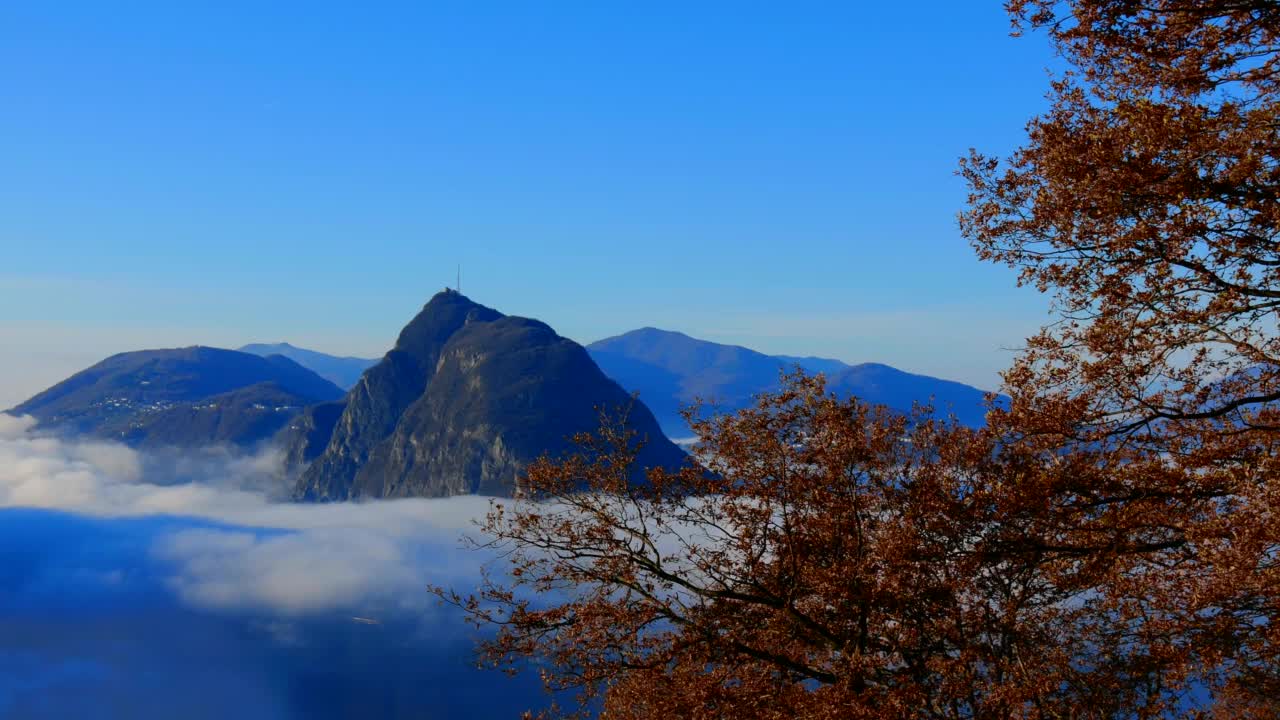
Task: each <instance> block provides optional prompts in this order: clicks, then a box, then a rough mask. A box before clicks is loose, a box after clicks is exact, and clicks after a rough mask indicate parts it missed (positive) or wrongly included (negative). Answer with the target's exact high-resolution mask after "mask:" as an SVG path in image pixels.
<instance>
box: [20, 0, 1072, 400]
mask: <svg viewBox="0 0 1280 720" xmlns="http://www.w3.org/2000/svg"><path fill="white" fill-rule="evenodd" d="M1000 5H1001V3H1000V2H999V1H998V0H984V1H980V0H972V1H969V0H966V1H965V2H951V1H938V2H916V3H908V4H902V3H860V2H859V3H847V2H829V3H805V2H786V3H743V2H733V3H727V2H726V3H715V2H698V3H690V2H677V3H658V2H646V3H620V2H562V1H557V2H487V3H486V2H457V3H440V2H421V3H420V2H414V3H408V2H406V3H373V2H371V3H325V2H314V1H313V2H305V3H263V2H218V3H174V2H127V3H103V2H91V3H90V2H57V3H50V2H6V3H4V4H3V5H2V6H0V374H3V375H5V376H6V380H5V382H6V383H8V385H7V386H4V385H0V405H4V404H5V403H4V401H5V400H8V401H16V400H17V399H20V398H21V397H24V396H25V395H29V394H30V393H31V392H34V391H35V390H38V389H40V387H42V386H43V384H48V382H52V381H54V380H57V379H59V378H60V377H61V375H63V374H65V371H67V370H73V369H76V367H78V366H81V365H83V364H87V362H92V361H94V360H96V359H98V358H100V357H101V356H103V355H105V354H107V353H109V352H115V351H119V350H125V349H133V348H137V347H140V346H144V345H146V346H173V345H184V344H191V343H195V342H201V343H204V344H214V345H237V344H240V343H242V342H249V341H274V340H290V341H293V342H294V343H296V344H307V345H311V346H314V347H317V348H318V349H321V350H325V351H330V352H339V353H354V354H366V355H378V354H380V353H381V352H382V351H383V350H385V349H386V348H387V347H388V346H389V344H390V343H391V341H392V340H393V339H394V337H395V334H396V332H397V330H398V329H399V327H400V326H401V325H402V324H403V323H404V322H405V321H407V320H408V318H409V317H411V316H412V315H413V314H414V313H415V312H416V311H417V309H418V308H419V307H420V305H421V304H422V302H423V301H425V300H426V298H427V297H429V296H430V294H432V293H434V292H435V291H436V290H438V289H439V288H441V287H442V286H444V285H445V284H446V283H452V281H453V277H454V269H455V266H456V265H457V264H459V263H460V264H461V265H462V267H463V286H464V287H463V289H464V291H465V292H466V293H467V294H468V295H470V296H472V297H473V298H475V299H476V300H478V301H480V302H483V303H486V304H489V305H492V306H494V307H496V308H498V309H500V310H502V311H504V312H507V313H512V314H520V315H529V316H534V317H539V318H541V319H544V320H546V321H548V322H549V323H551V324H552V325H553V326H554V327H556V328H557V329H558V330H559V331H560V332H561V333H562V334H565V335H567V336H569V337H573V338H575V339H577V340H580V341H584V342H586V341H591V340H595V339H598V338H600V337H604V336H608V335H611V334H616V333H618V332H622V331H625V330H628V329H632V328H635V327H639V326H643V325H654V326H658V327H665V328H672V329H678V330H683V331H685V332H688V333H690V334H693V335H697V336H701V337H705V338H708V339H712V340H717V341H722V342H736V343H741V344H745V345H749V346H752V347H756V348H759V349H762V350H765V351H770V352H786V353H791V354H821V355H827V356H834V357H839V358H842V359H845V360H848V361H864V360H879V361H884V362H889V363H891V364H894V365H897V366H899V367H903V368H904V369H908V370H916V371H923V372H928V373H930V374H936V375H942V376H945V377H952V378H956V379H960V380H965V381H968V382H972V383H975V384H980V385H984V386H986V387H990V386H992V385H994V383H995V378H996V372H997V370H998V369H999V368H1000V367H1002V366H1004V365H1005V364H1006V363H1007V361H1008V357H1009V355H1008V353H1007V352H1004V351H1001V350H1000V347H1001V346H1002V345H1003V346H1008V345H1012V344H1015V343H1017V342H1018V341H1019V340H1020V339H1021V338H1022V337H1024V336H1025V335H1026V334H1027V332H1029V331H1030V330H1032V329H1033V328H1034V327H1035V326H1036V325H1037V324H1038V323H1039V322H1040V320H1041V319H1042V313H1043V310H1044V307H1045V304H1044V301H1043V300H1042V299H1041V298H1040V297H1039V296H1037V295H1036V294H1035V293H1034V291H1029V290H1016V289H1014V287H1013V275H1012V273H1011V272H1010V271H1008V270H1005V269H1003V268H996V267H991V266H985V265H982V264H980V263H979V262H978V261H977V260H976V259H975V258H974V256H973V254H972V251H971V250H970V248H969V247H968V245H967V244H966V242H965V241H964V240H963V239H962V238H961V237H960V236H959V233H958V231H957V229H956V222H955V214H956V212H957V211H958V210H959V209H960V208H961V207H962V205H963V200H964V187H963V184H962V183H961V182H960V181H959V179H958V178H956V177H955V176H954V171H955V168H956V160H957V158H958V157H959V156H960V155H962V154H964V153H965V152H966V151H967V149H968V148H969V147H971V146H977V147H979V148H982V149H984V150H989V151H997V152H1004V151H1008V150H1010V149H1012V148H1013V147H1015V146H1016V145H1018V144H1019V143H1020V142H1021V141H1022V139H1023V127H1024V124H1025V122H1026V120H1027V119H1028V118H1029V117H1030V116H1031V115H1032V114H1034V113H1035V112H1036V111H1038V110H1039V109H1040V108H1042V107H1043V104H1044V101H1043V93H1044V90H1045V88H1046V84H1047V79H1046V71H1045V68H1046V67H1047V66H1049V65H1051V64H1052V63H1053V62H1054V58H1053V57H1052V54H1051V52H1050V50H1049V48H1048V46H1047V44H1046V43H1045V41H1044V39H1043V38H1040V37H1032V38H1022V39H1013V38H1010V37H1009V35H1008V30H1009V24H1008V18H1007V17H1006V16H1005V14H1004V12H1003V11H1002V9H1001V7H1000Z"/></svg>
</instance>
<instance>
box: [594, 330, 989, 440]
mask: <svg viewBox="0 0 1280 720" xmlns="http://www.w3.org/2000/svg"><path fill="white" fill-rule="evenodd" d="M587 349H588V350H589V351H590V352H591V357H592V358H593V359H594V360H595V361H596V364H598V365H599V366H600V367H601V369H603V370H604V371H605V373H606V374H608V375H609V376H610V377H612V378H613V379H615V380H617V381H618V382H619V383H621V384H622V386H623V387H625V388H627V389H628V390H631V391H634V392H636V393H638V395H639V397H640V399H641V400H643V401H644V402H645V403H646V404H648V405H649V406H650V407H652V408H653V409H654V412H655V414H656V415H657V417H658V421H659V422H660V423H661V425H662V428H663V430H665V431H666V432H667V434H668V435H671V436H673V437H679V436H681V435H687V434H688V433H689V429H688V426H687V425H686V423H685V421H684V419H683V418H682V417H681V416H680V409H681V408H683V407H686V406H688V405H690V404H691V403H693V402H694V401H695V400H696V399H698V398H701V399H703V400H704V401H707V402H708V403H709V404H710V405H711V408H710V409H715V410H721V411H733V410H737V409H740V408H743V407H746V406H748V405H750V404H751V402H752V399H753V398H754V397H755V396H756V395H758V394H759V393H762V392H770V391H773V390H776V389H777V387H778V377H779V372H780V371H784V370H790V369H793V368H794V367H795V366H796V365H799V366H800V367H801V368H803V369H804V370H805V371H807V372H810V373H814V372H822V373H825V374H826V376H827V379H828V387H829V389H830V390H832V391H833V392H837V393H839V394H841V395H854V396H857V397H859V398H862V399H863V400H865V401H867V402H872V403H877V404H882V405H887V406H889V407H890V408H893V409H895V410H900V411H909V410H910V409H911V408H912V405H913V403H927V402H929V401H930V399H931V398H933V401H934V405H935V408H936V409H937V410H938V411H939V412H940V414H948V413H954V414H955V415H956V417H957V419H959V420H960V421H961V422H963V423H965V424H967V425H980V424H982V423H983V422H984V417H985V415H986V408H985V394H984V393H983V392H982V391H981V390H978V389H977V388H973V387H970V386H968V385H964V384H962V383H956V382H951V381H948V380H940V379H938V378H932V377H928V376H925V375H914V374H911V373H906V372H903V371H901V370H897V369H895V368H892V367H889V366H888V365H879V364H874V363H869V364H865V365H857V366H850V365H848V364H846V363H843V362H841V361H839V360H831V359H827V358H815V357H793V356H785V355H779V356H774V355H765V354H763V353H759V352H756V351H754V350H751V349H748V348H744V347H739V346H736V345H721V344H718V343H713V342H708V341H706V340H699V339H697V338H692V337H689V336H688V335H685V334H683V333H678V332H671V331H667V330H658V329H656V328H642V329H640V330H633V331H631V332H628V333H625V334H623V335H619V336H616V337H611V338H606V339H604V340H600V341H598V342H594V343H592V344H590V345H588V346H587Z"/></svg>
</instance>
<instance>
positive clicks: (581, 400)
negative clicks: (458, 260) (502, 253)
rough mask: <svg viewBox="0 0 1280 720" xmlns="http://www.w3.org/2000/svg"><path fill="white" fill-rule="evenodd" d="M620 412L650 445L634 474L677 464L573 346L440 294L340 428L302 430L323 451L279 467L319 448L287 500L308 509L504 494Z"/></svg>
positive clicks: (297, 443)
mask: <svg viewBox="0 0 1280 720" xmlns="http://www.w3.org/2000/svg"><path fill="white" fill-rule="evenodd" d="M626 406H630V407H631V414H630V418H629V424H630V425H631V426H632V427H633V429H634V430H636V432H637V433H638V434H639V435H640V436H642V437H647V438H648V441H649V444H648V445H646V446H645V448H644V449H643V450H642V458H641V464H642V465H646V466H654V465H664V466H668V467H670V466H674V465H678V464H680V462H681V461H682V460H683V458H684V455H683V453H682V452H680V450H679V449H678V448H676V447H675V446H674V445H673V444H672V443H671V442H670V441H669V440H667V438H666V437H665V436H663V434H662V432H661V430H660V429H659V427H658V423H657V421H656V420H655V419H654V417H653V414H652V413H651V412H649V410H648V409H647V408H645V407H644V406H643V405H640V404H638V403H633V401H632V398H631V397H630V395H628V394H627V392H626V391H624V390H623V389H622V388H621V387H619V386H618V384H617V383H615V382H613V381H612V380H610V379H609V378H607V377H606V376H605V375H604V373H602V372H601V371H600V368H599V367H597V366H596V364H595V363H594V362H592V360H591V357H590V356H589V355H588V354H587V351H586V350H585V349H584V348H583V347H582V346H581V345H578V344H577V343H575V342H573V341H572V340H569V339H567V338H564V337H561V336H560V335H558V334H557V333H556V332H555V331H554V330H553V329H552V328H551V327H550V326H548V325H547V324H546V323H543V322H540V321H538V320H532V319H529V318H522V317H511V316H507V315H503V314H502V313H500V312H498V311H497V310H494V309H492V308H488V307H485V306H483V305H480V304H478V303H476V302H474V301H472V300H471V299H470V298H467V297H466V296H464V295H462V294H461V293H458V292H456V291H453V290H446V291H444V292H441V293H437V294H436V295H435V296H434V297H432V298H431V300H430V301H428V302H427V304H426V305H425V306H424V307H423V308H422V310H421V312H419V313H418V314H417V316H415V317H414V318H413V319H412V320H411V321H410V322H409V324H408V325H406V326H405V328H404V330H403V331H401V333H400V338H399V339H398V340H397V341H396V346H395V348H393V349H392V350H391V351H390V352H388V353H387V354H386V356H385V357H383V359H382V361H381V362H379V363H378V364H377V365H375V366H373V367H372V368H370V369H369V370H368V371H367V372H366V373H365V374H364V376H363V377H362V378H361V380H360V382H359V384H358V385H357V386H356V387H355V389H353V390H352V392H351V393H350V394H349V395H348V396H347V403H346V406H345V408H343V409H342V411H341V415H340V416H338V417H336V418H333V419H332V420H331V421H328V422H320V420H319V419H317V420H316V421H315V422H312V423H310V424H308V425H307V426H306V428H304V430H307V431H308V432H310V433H311V434H312V435H314V434H315V433H316V432H317V431H318V430H319V429H321V428H322V427H323V428H330V427H331V428H332V429H331V430H329V431H328V432H329V435H328V437H327V439H325V438H320V439H319V442H317V441H316V438H311V437H307V438H301V437H299V438H298V439H296V440H294V441H291V442H292V445H293V447H291V448H290V449H289V453H290V455H291V456H298V457H302V458H303V459H304V460H305V459H309V456H314V455H313V453H312V451H311V450H310V448H320V447H321V446H322V449H319V455H318V456H315V460H314V462H312V463H311V465H310V466H309V467H308V468H307V469H306V471H305V472H304V473H303V474H302V477H301V478H300V479H299V481H298V485H297V487H296V488H295V494H296V496H297V497H299V498H304V499H311V500H340V499H347V498H379V497H381V498H385V497H404V496H415V495H417V496H443V495H457V494H465V493H481V494H497V495H507V494H511V493H513V492H514V491H515V489H516V483H517V480H518V478H519V477H520V475H521V473H522V472H523V471H524V468H526V467H527V466H528V464H529V463H530V462H532V461H533V460H534V459H536V458H537V457H538V456H539V455H541V454H542V453H544V452H546V453H551V454H553V455H555V454H558V453H559V452H561V451H564V450H567V449H569V448H568V441H567V438H569V437H572V436H573V435H574V434H575V433H578V432H583V431H590V430H594V429H595V428H596V426H597V424H598V420H599V417H598V415H597V408H601V409H604V410H612V409H615V408H620V407H626ZM303 445H305V447H303ZM295 448H301V449H300V450H297V451H295Z"/></svg>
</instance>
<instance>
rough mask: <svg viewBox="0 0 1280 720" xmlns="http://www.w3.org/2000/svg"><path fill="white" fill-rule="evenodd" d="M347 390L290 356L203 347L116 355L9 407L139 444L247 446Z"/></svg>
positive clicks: (56, 427)
mask: <svg viewBox="0 0 1280 720" xmlns="http://www.w3.org/2000/svg"><path fill="white" fill-rule="evenodd" d="M341 396H342V390H341V389H339V388H338V387H337V386H335V385H334V384H333V383H330V382H329V381H327V380H325V379H323V378H321V377H319V376H318V375H316V374H315V373H313V372H311V371H310V370H307V369H306V368H304V367H302V366H301V365H298V364H297V363H295V362H293V361H292V360H289V359H288V358H285V357H281V356H279V355H273V356H271V357H266V358H264V357H259V356H257V355H251V354H249V353H242V352H237V351H235V350H221V349H218V348H209V347H199V346H197V347H189V348H179V349H173V350H141V351H137V352H129V353H122V354H119V355H114V356H112V357H109V358H107V359H106V360H103V361H102V362H100V363H98V364H96V365H94V366H92V367H90V368H88V369H86V370H83V371H81V372H79V373H76V374H75V375H73V376H71V377H70V378H68V379H67V380H64V381H63V382H61V383H58V384H57V385H54V386H53V387H51V388H49V389H48V390H45V391H44V392H42V393H40V394H38V395H36V396H35V397H33V398H31V399H30V400H28V401H26V402H24V403H22V404H21V405H18V406H17V407H15V408H13V409H12V410H10V411H9V412H10V413H12V414H15V415H31V416H33V417H35V418H36V419H37V420H38V421H39V427H40V428H42V429H46V430H52V431H56V432H61V433H67V434H90V435H96V436H98V437H104V438H112V439H117V440H122V441H125V442H128V443H130V444H132V445H139V446H159V445H175V446H180V447H196V446H201V445H213V444H220V443H233V444H237V445H248V444H253V443H256V442H258V441H260V440H264V439H266V438H268V437H271V436H272V435H273V434H275V433H276V431H278V430H279V429H280V428H281V427H282V426H283V425H285V423H286V422H287V421H288V420H289V419H290V418H292V417H293V416H294V415H296V414H297V413H299V412H300V411H301V410H302V409H303V408H304V407H306V406H308V405H311V404H314V403H317V402H324V401H330V400H335V399H337V398H339V397H341Z"/></svg>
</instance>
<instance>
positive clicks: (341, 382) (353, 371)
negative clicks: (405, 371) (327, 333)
mask: <svg viewBox="0 0 1280 720" xmlns="http://www.w3.org/2000/svg"><path fill="white" fill-rule="evenodd" d="M240 352H246V353H252V354H254V355H261V356H263V357H267V356H270V355H281V356H284V357H287V358H289V359H290V360H292V361H294V362H296V363H298V364H299V365H301V366H302V367H304V368H307V369H308V370H310V371H312V372H314V373H315V374H317V375H319V376H320V377H322V378H324V379H325V380H328V381H329V382H331V383H333V384H334V385H337V386H338V387H340V388H342V389H343V390H350V389H351V387H352V386H353V385H355V384H356V383H357V382H358V381H359V380H360V376H361V375H362V374H364V371H365V370H368V369H369V368H371V367H373V366H374V365H375V364H377V362H378V361H377V360H375V359H372V358H358V357H339V356H337V355H328V354H325V353H322V352H316V351H315V350H308V349H306V348H300V347H295V346H293V345H290V344H289V343H287V342H282V343H251V344H249V345H245V346H244V347H242V348H240Z"/></svg>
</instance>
